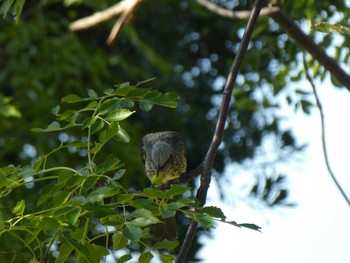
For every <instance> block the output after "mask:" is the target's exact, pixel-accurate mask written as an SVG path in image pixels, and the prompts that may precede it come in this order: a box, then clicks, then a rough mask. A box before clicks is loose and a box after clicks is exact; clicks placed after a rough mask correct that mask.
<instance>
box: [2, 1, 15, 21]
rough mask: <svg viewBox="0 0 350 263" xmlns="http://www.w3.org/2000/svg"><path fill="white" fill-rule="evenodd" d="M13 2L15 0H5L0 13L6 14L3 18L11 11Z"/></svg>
mask: <svg viewBox="0 0 350 263" xmlns="http://www.w3.org/2000/svg"><path fill="white" fill-rule="evenodd" d="M13 2H14V0H4V2H3V3H2V5H1V9H0V13H1V14H3V15H4V16H3V18H5V17H6V15H7V12H8V11H9V9H10V7H11V6H12V4H13Z"/></svg>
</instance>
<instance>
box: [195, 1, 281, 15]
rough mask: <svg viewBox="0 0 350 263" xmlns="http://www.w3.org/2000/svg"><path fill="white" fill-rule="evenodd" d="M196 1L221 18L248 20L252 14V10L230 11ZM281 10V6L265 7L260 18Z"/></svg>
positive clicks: (207, 2)
mask: <svg viewBox="0 0 350 263" xmlns="http://www.w3.org/2000/svg"><path fill="white" fill-rule="evenodd" d="M196 1H197V3H198V4H200V5H202V6H204V7H205V8H207V9H208V10H210V11H211V12H213V13H215V14H217V15H219V16H223V17H227V18H230V19H247V18H249V17H250V14H251V13H252V11H251V10H246V11H232V10H228V9H226V8H222V7H220V6H218V5H216V4H214V3H212V2H209V1H208V0H196ZM279 10H280V7H279V6H268V7H264V8H262V9H261V11H260V16H268V15H270V14H271V13H274V12H278V11H279Z"/></svg>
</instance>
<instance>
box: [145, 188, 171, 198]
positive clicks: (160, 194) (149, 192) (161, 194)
mask: <svg viewBox="0 0 350 263" xmlns="http://www.w3.org/2000/svg"><path fill="white" fill-rule="evenodd" d="M142 195H143V196H144V197H151V198H165V199H170V196H169V195H168V193H167V192H165V191H162V190H160V189H157V188H152V187H150V188H146V189H144V190H143V192H142Z"/></svg>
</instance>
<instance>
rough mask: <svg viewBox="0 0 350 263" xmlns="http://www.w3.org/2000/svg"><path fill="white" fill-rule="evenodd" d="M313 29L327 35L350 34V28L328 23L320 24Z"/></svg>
mask: <svg viewBox="0 0 350 263" xmlns="http://www.w3.org/2000/svg"><path fill="white" fill-rule="evenodd" d="M312 29H314V30H316V31H320V32H325V33H333V32H335V33H341V34H350V28H349V27H346V26H343V25H340V24H331V23H328V22H320V23H317V24H315V25H314V26H312Z"/></svg>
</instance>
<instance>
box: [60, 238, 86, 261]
mask: <svg viewBox="0 0 350 263" xmlns="http://www.w3.org/2000/svg"><path fill="white" fill-rule="evenodd" d="M63 237H64V239H65V240H66V241H67V242H69V244H71V245H72V247H73V248H74V249H75V250H76V251H77V252H80V253H82V254H83V255H85V256H86V257H89V256H90V252H89V250H88V249H87V248H86V247H85V246H84V245H83V244H81V243H80V242H78V241H77V240H75V239H73V238H71V237H70V235H69V232H64V233H63Z"/></svg>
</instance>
